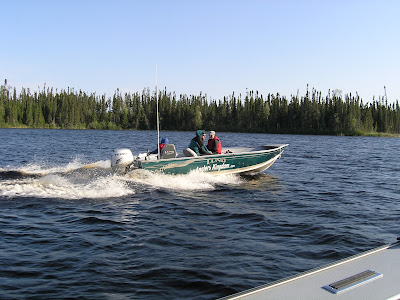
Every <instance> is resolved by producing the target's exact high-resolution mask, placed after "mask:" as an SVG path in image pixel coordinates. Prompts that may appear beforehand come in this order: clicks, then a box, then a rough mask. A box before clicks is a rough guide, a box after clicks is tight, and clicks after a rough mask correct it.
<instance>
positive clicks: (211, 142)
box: [207, 130, 222, 154]
mask: <svg viewBox="0 0 400 300" xmlns="http://www.w3.org/2000/svg"><path fill="white" fill-rule="evenodd" d="M207 149H208V150H210V151H211V152H212V153H213V154H221V152H222V145H221V141H220V139H219V138H218V137H217V136H216V135H215V131H213V130H211V131H210V133H209V138H208V143H207Z"/></svg>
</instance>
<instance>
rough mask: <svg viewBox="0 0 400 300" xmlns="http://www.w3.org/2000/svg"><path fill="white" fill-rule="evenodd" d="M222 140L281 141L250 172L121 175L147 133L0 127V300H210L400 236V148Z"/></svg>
mask: <svg viewBox="0 0 400 300" xmlns="http://www.w3.org/2000/svg"><path fill="white" fill-rule="evenodd" d="M193 135H194V133H193V132H162V133H161V137H162V136H166V137H168V139H169V141H170V143H174V144H175V145H176V148H177V150H182V149H183V148H186V146H187V145H188V144H189V141H190V139H191V138H192V137H193ZM217 135H218V136H219V138H220V139H221V141H222V143H223V146H224V147H228V148H229V146H241V145H259V144H282V143H288V144H290V145H289V147H288V148H287V149H286V150H285V151H284V153H283V154H282V158H281V159H280V160H277V161H276V162H275V164H274V165H272V167H271V168H269V169H268V170H266V171H265V172H264V173H262V174H260V175H257V176H250V177H239V176H220V177H213V176H210V175H208V174H190V175H186V176H171V175H154V174H149V173H146V172H140V173H134V174H128V175H118V174H114V173H113V172H111V171H110V169H109V166H110V160H109V158H110V154H111V151H112V150H113V149H114V148H130V149H131V150H132V152H133V153H134V154H137V153H139V152H145V151H147V149H150V150H153V149H154V148H155V144H156V141H157V134H156V133H155V132H145V131H89V130H87V131H84V130H31V129H0V141H1V142H0V143H1V147H0V157H1V161H0V207H1V209H0V294H1V298H4V299H21V298H35V299H57V298H79V299H215V298H218V297H222V296H226V295H229V294H232V293H235V292H239V291H242V290H244V289H248V288H252V287H255V286H258V285H261V284H265V283H268V282H270V281H273V280H277V279H280V278H282V277H286V276H289V275H293V274H295V273H298V272H300V271H305V270H308V269H311V268H314V267H317V266H320V265H322V264H326V263H329V262H332V261H335V260H338V259H340V258H344V257H347V256H350V255H353V254H357V253H359V252H361V251H364V250H369V249H371V248H373V247H375V246H379V245H382V244H386V243H391V242H394V241H395V240H396V238H397V237H398V236H400V222H399V221H400V196H399V195H400V185H399V178H400V176H399V174H400V160H399V157H400V139H395V138H379V137H331V136H301V135H268V134H238V133H222V132H221V133H217ZM85 166H86V167H85ZM14 171H16V172H14ZM17 171H18V172H17ZM20 172H22V173H23V174H25V175H21V174H22V173H20Z"/></svg>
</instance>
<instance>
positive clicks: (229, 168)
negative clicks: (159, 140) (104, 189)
mask: <svg viewBox="0 0 400 300" xmlns="http://www.w3.org/2000/svg"><path fill="white" fill-rule="evenodd" d="M287 146H288V144H279V145H262V146H256V147H232V148H225V149H222V154H213V155H202V156H198V155H196V153H195V152H194V151H193V150H191V149H190V148H186V149H184V150H183V151H182V152H180V153H178V152H177V151H176V149H175V145H174V144H167V145H165V146H164V148H163V149H162V151H161V152H160V154H150V153H140V154H138V155H137V156H136V157H134V156H133V154H132V151H131V150H130V149H116V150H114V151H113V152H112V154H111V167H112V168H114V169H119V170H121V169H122V170H125V171H132V170H137V169H143V170H148V171H152V172H158V173H164V174H187V173H189V172H191V171H197V172H207V173H212V174H215V175H220V174H255V173H259V172H262V171H264V170H266V169H268V168H269V167H270V166H271V165H272V164H273V163H274V162H275V161H276V160H277V159H279V158H280V157H281V155H282V152H283V151H284V149H285V148H286V147H287Z"/></svg>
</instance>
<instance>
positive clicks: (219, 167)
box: [196, 164, 235, 172]
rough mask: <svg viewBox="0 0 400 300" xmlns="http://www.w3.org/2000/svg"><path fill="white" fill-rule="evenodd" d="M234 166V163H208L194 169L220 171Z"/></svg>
mask: <svg viewBox="0 0 400 300" xmlns="http://www.w3.org/2000/svg"><path fill="white" fill-rule="evenodd" d="M234 167H235V165H231V164H222V165H218V164H213V165H208V166H203V167H197V168H196V171H199V172H208V171H221V170H225V169H232V168H234Z"/></svg>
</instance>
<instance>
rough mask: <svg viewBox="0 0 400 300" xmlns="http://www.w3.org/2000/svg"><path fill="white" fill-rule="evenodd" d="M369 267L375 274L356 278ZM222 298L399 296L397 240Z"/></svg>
mask: <svg viewBox="0 0 400 300" xmlns="http://www.w3.org/2000/svg"><path fill="white" fill-rule="evenodd" d="M368 270H370V271H374V272H376V277H374V278H367V279H364V280H362V279H361V280H360V279H359V280H356V278H355V275H357V274H360V273H362V272H365V271H368ZM368 273H372V272H368ZM353 276H354V277H353ZM348 278H349V279H348ZM344 279H348V280H344ZM329 286H331V287H342V288H343V290H339V292H338V293H336V294H335V293H334V292H331V291H328V290H327V288H329ZM223 299H224V300H227V299H231V300H233V299H238V300H239V299H240V300H261V299H263V300H267V299H307V300H309V299H340V300H344V299H351V300H354V299H390V300H393V299H400V243H395V244H392V245H386V246H382V247H379V248H375V249H372V250H370V251H367V252H364V253H361V254H359V255H355V256H352V257H349V258H346V259H343V260H340V261H338V262H335V263H332V264H329V265H326V266H323V267H321V268H317V269H313V270H310V271H307V272H304V273H300V274H298V275H295V276H292V277H288V278H285V279H282V280H279V281H275V282H272V283H270V284H267V285H264V286H261V287H257V288H254V289H251V290H248V291H244V292H242V293H238V294H235V295H232V296H228V297H225V298H223Z"/></svg>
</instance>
